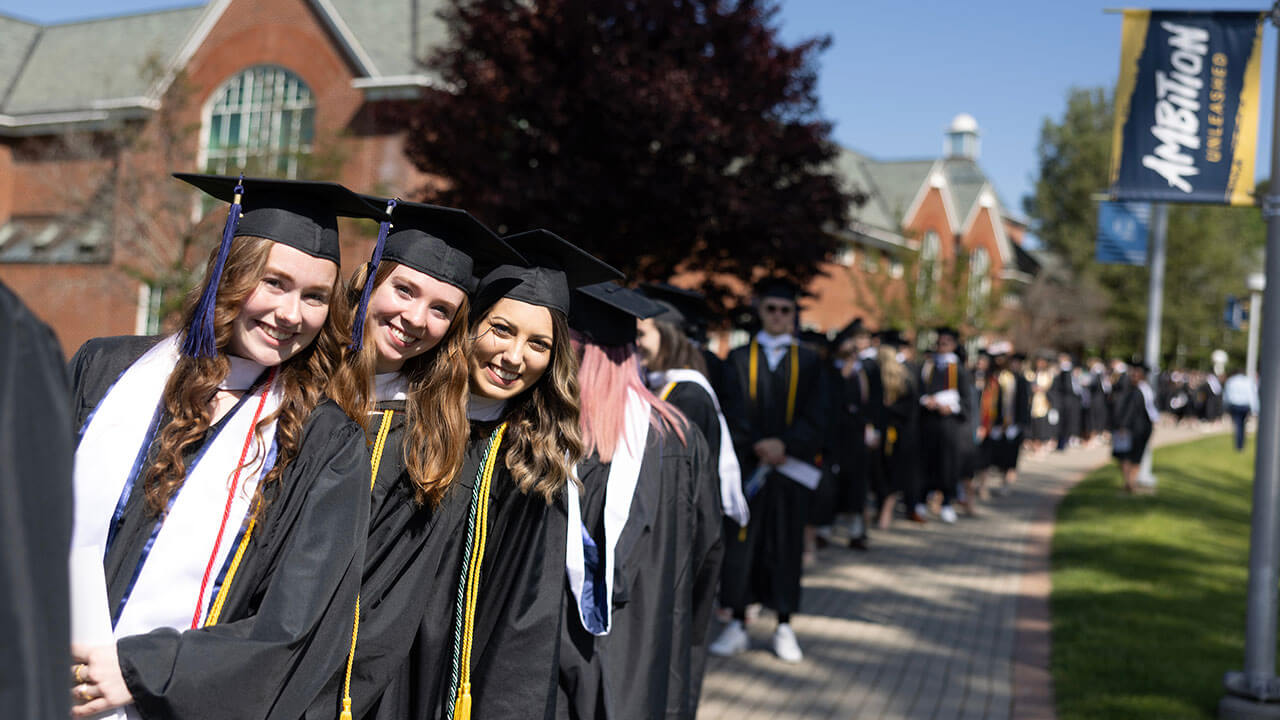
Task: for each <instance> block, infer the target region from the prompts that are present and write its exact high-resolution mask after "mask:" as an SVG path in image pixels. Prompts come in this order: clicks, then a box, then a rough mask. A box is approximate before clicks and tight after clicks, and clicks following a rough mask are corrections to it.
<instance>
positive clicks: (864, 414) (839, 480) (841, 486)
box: [827, 359, 884, 518]
mask: <svg viewBox="0 0 1280 720" xmlns="http://www.w3.org/2000/svg"><path fill="white" fill-rule="evenodd" d="M848 362H851V363H854V366H853V368H852V369H851V370H850V373H849V375H847V376H846V375H845V374H844V372H843V369H841V368H833V372H832V374H831V383H832V384H831V386H830V387H831V388H832V396H833V398H834V400H835V402H834V403H833V404H834V407H833V408H832V413H831V420H832V422H831V423H830V425H829V427H830V428H831V435H830V437H829V439H828V451H827V454H828V456H829V457H830V461H829V462H830V465H831V470H832V475H833V477H834V478H835V481H836V482H835V492H834V494H833V496H832V498H831V502H830V503H828V508H829V510H828V515H827V517H828V518H829V517H830V514H832V513H860V512H862V511H863V510H864V509H865V508H866V500H867V490H868V489H869V488H870V487H871V486H872V484H873V483H874V481H875V479H876V478H875V476H876V473H875V472H874V469H876V468H877V467H878V465H879V463H878V462H877V463H873V462H870V456H871V453H869V452H868V448H867V427H868V426H870V427H878V425H879V422H878V420H879V413H880V412H881V409H880V406H881V405H882V404H883V402H884V400H883V397H882V396H883V392H884V391H883V389H882V388H881V380H880V368H879V366H878V365H876V364H875V361H874V360H871V359H864V360H857V359H853V360H849V361H848Z"/></svg>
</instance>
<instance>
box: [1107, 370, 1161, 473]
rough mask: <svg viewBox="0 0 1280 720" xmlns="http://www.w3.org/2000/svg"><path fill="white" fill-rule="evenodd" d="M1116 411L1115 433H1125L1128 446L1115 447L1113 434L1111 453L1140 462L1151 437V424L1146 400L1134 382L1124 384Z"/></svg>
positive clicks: (1130, 460)
mask: <svg viewBox="0 0 1280 720" xmlns="http://www.w3.org/2000/svg"><path fill="white" fill-rule="evenodd" d="M1117 411H1118V412H1117V417H1116V428H1115V430H1116V434H1117V435H1122V434H1124V433H1127V434H1128V436H1129V447H1128V448H1119V447H1116V441H1117V439H1118V438H1116V437H1114V436H1113V437H1112V452H1111V455H1112V457H1115V458H1116V459H1118V460H1127V461H1129V462H1133V463H1138V462H1142V455H1143V453H1145V452H1146V449H1147V442H1148V441H1149V440H1150V439H1151V431H1152V428H1153V425H1152V422H1151V415H1150V414H1149V413H1148V412H1147V405H1146V400H1145V398H1144V397H1143V396H1142V390H1141V389H1140V388H1139V387H1138V385H1137V384H1136V383H1128V384H1127V385H1126V387H1125V388H1124V390H1123V396H1122V397H1121V398H1120V402H1119V405H1118V407H1117Z"/></svg>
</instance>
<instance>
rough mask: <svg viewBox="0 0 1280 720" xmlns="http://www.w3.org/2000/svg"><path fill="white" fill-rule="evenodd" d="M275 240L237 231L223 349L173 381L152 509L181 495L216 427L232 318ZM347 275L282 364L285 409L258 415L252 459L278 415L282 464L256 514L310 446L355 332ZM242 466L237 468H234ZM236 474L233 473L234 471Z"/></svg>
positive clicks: (222, 319)
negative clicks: (316, 414) (188, 456)
mask: <svg viewBox="0 0 1280 720" xmlns="http://www.w3.org/2000/svg"><path fill="white" fill-rule="evenodd" d="M272 244H273V243H272V241H270V240H265V239H263V238H256V237H237V238H236V239H235V242H234V243H233V244H232V245H231V251H230V253H228V255H227V261H226V265H225V267H224V269H223V272H222V282H221V283H220V284H219V286H218V295H217V299H216V301H215V305H214V311H213V329H214V337H215V338H216V340H217V345H218V354H217V356H215V357H211V358H209V357H201V358H192V357H187V356H186V355H181V356H179V358H178V362H177V365H175V366H174V368H173V372H172V373H171V374H170V375H169V381H168V383H166V384H165V388H164V396H163V398H162V401H163V403H164V410H165V413H166V415H167V416H168V418H169V420H168V422H166V423H165V424H164V426H163V428H162V429H161V430H160V432H159V434H158V435H157V436H156V442H155V447H156V452H155V459H154V461H153V462H152V463H151V465H150V467H149V468H148V469H147V474H146V477H145V480H144V481H143V490H144V493H145V496H146V499H147V507H148V509H149V510H150V511H151V512H152V513H154V514H156V515H160V514H161V513H163V512H164V511H165V508H166V507H168V504H169V501H170V500H171V499H172V498H173V495H174V493H176V492H177V491H178V489H179V488H181V487H182V483H183V482H184V481H185V480H186V476H187V468H186V463H185V462H184V461H183V459H182V454H183V452H184V451H186V450H188V449H190V448H191V447H192V446H194V445H196V444H198V443H199V442H201V441H202V440H203V439H204V436H205V433H207V432H208V430H209V427H210V425H211V422H210V421H211V415H212V413H211V412H210V408H209V403H210V401H212V400H213V397H214V394H215V393H217V391H218V384H219V383H220V382H222V380H223V378H225V377H226V376H227V372H228V371H229V370H230V368H231V363H230V362H229V361H228V360H227V357H226V347H227V344H228V343H229V342H230V341H231V332H232V327H231V326H232V323H233V322H234V321H235V319H236V317H237V316H238V315H239V314H240V308H241V307H242V306H243V305H244V303H245V301H246V300H247V299H248V298H249V295H250V294H251V293H252V292H253V291H254V289H255V288H256V287H257V286H258V282H259V281H260V280H261V279H262V274H263V272H264V270H265V269H266V267H267V259H268V257H269V256H270V254H271V247H272ZM217 252H218V249H217V248H216V247H215V248H214V249H213V252H212V253H211V254H210V255H209V263H208V265H207V266H206V270H205V277H209V275H210V274H211V270H212V269H213V265H214V261H215V259H216V257H217ZM203 289H204V288H203V285H200V286H197V287H195V288H193V289H192V290H191V292H190V293H188V294H187V298H186V303H185V305H184V307H183V312H182V326H183V327H190V326H191V319H192V315H193V313H194V312H195V308H196V304H197V303H199V301H200V295H201V293H202V292H203ZM340 289H341V281H340V280H339V278H338V277H337V274H335V277H334V284H333V288H332V289H331V291H330V294H329V314H328V317H326V318H325V323H324V326H323V327H322V328H321V329H320V334H319V335H318V336H316V339H315V341H313V342H312V343H311V344H310V345H308V346H307V347H305V348H303V349H302V350H301V351H299V352H298V354H297V355H294V356H293V357H291V358H289V359H288V360H286V361H285V362H284V363H283V364H281V365H280V367H279V369H278V374H277V382H279V383H280V389H281V392H282V399H281V403H280V407H279V409H278V410H277V411H276V412H275V413H273V414H272V415H268V416H267V417H264V418H262V419H261V420H259V421H258V425H257V431H256V433H255V435H256V439H255V443H254V452H253V454H252V456H250V457H247V458H246V459H245V463H246V465H249V464H252V463H253V462H255V461H256V460H257V459H258V458H261V457H263V456H264V454H265V453H266V447H265V442H264V439H263V437H262V432H263V431H264V430H265V429H266V427H267V426H268V425H269V424H270V423H271V421H272V420H276V421H277V422H276V434H275V440H276V444H277V449H276V461H275V465H273V466H272V468H271V469H270V470H269V471H268V472H267V475H266V477H264V478H263V480H262V482H261V483H259V484H258V487H257V490H256V491H255V492H254V498H253V503H252V506H253V508H254V509H253V514H254V517H258V516H259V515H260V513H261V512H262V510H263V509H264V508H265V507H266V505H267V503H266V501H265V499H266V498H268V497H269V496H268V495H267V494H266V493H267V492H268V491H271V490H273V488H274V486H275V485H276V484H277V483H278V482H279V481H280V478H281V476H282V475H283V474H284V470H285V468H287V467H288V466H289V463H291V462H292V461H293V460H294V458H296V457H297V455H298V448H299V446H300V445H301V444H302V428H303V424H304V423H305V422H306V420H307V417H308V416H309V415H310V414H311V411H312V410H314V409H315V407H316V405H317V404H319V402H320V398H321V391H322V390H323V389H324V386H325V385H326V384H327V382H328V379H329V375H330V374H331V373H332V372H333V369H334V365H335V359H336V358H337V357H339V353H340V351H341V348H342V345H343V344H345V342H346V338H347V337H348V336H349V335H350V325H349V322H348V317H349V315H350V312H349V311H348V309H347V299H346V295H345V294H343V293H342V292H340ZM231 472H234V469H232V470H231ZM231 472H228V476H230V474H231Z"/></svg>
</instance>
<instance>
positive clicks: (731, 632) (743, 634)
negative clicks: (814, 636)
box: [707, 620, 798, 657]
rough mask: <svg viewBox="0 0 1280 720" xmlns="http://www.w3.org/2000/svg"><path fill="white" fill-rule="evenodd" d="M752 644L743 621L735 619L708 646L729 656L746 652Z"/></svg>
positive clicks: (709, 650)
mask: <svg viewBox="0 0 1280 720" xmlns="http://www.w3.org/2000/svg"><path fill="white" fill-rule="evenodd" d="M793 642H794V640H793ZM750 644H751V638H750V636H748V635H747V629H746V628H745V627H743V626H742V621H741V620H734V621H732V622H730V623H729V624H728V625H725V626H724V630H721V631H720V636H719V637H717V638H716V641H715V642H713V643H711V645H709V646H708V647H707V651H708V652H710V653H711V654H712V655H717V656H719V657H729V656H731V655H737V654H738V653H741V652H746V650H747V646H748V645H750ZM797 650H798V648H797Z"/></svg>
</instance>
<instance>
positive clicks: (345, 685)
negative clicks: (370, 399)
mask: <svg viewBox="0 0 1280 720" xmlns="http://www.w3.org/2000/svg"><path fill="white" fill-rule="evenodd" d="M393 415H395V411H394V410H383V411H382V424H381V425H379V426H378V437H377V439H376V440H374V442H373V452H372V454H371V457H370V460H369V492H373V485H374V483H375V482H377V481H378V466H379V465H380V464H382V451H383V450H384V449H386V447H387V435H388V434H389V433H390V432H391V417H392V416H393ZM359 633H360V596H359V595H356V618H355V621H354V622H353V623H352V624H351V650H350V652H348V653H347V674H346V677H344V678H343V680H342V712H341V713H340V714H339V715H338V718H339V720H351V668H352V666H353V665H354V664H355V661H356V636H357V635H358V634H359Z"/></svg>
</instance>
